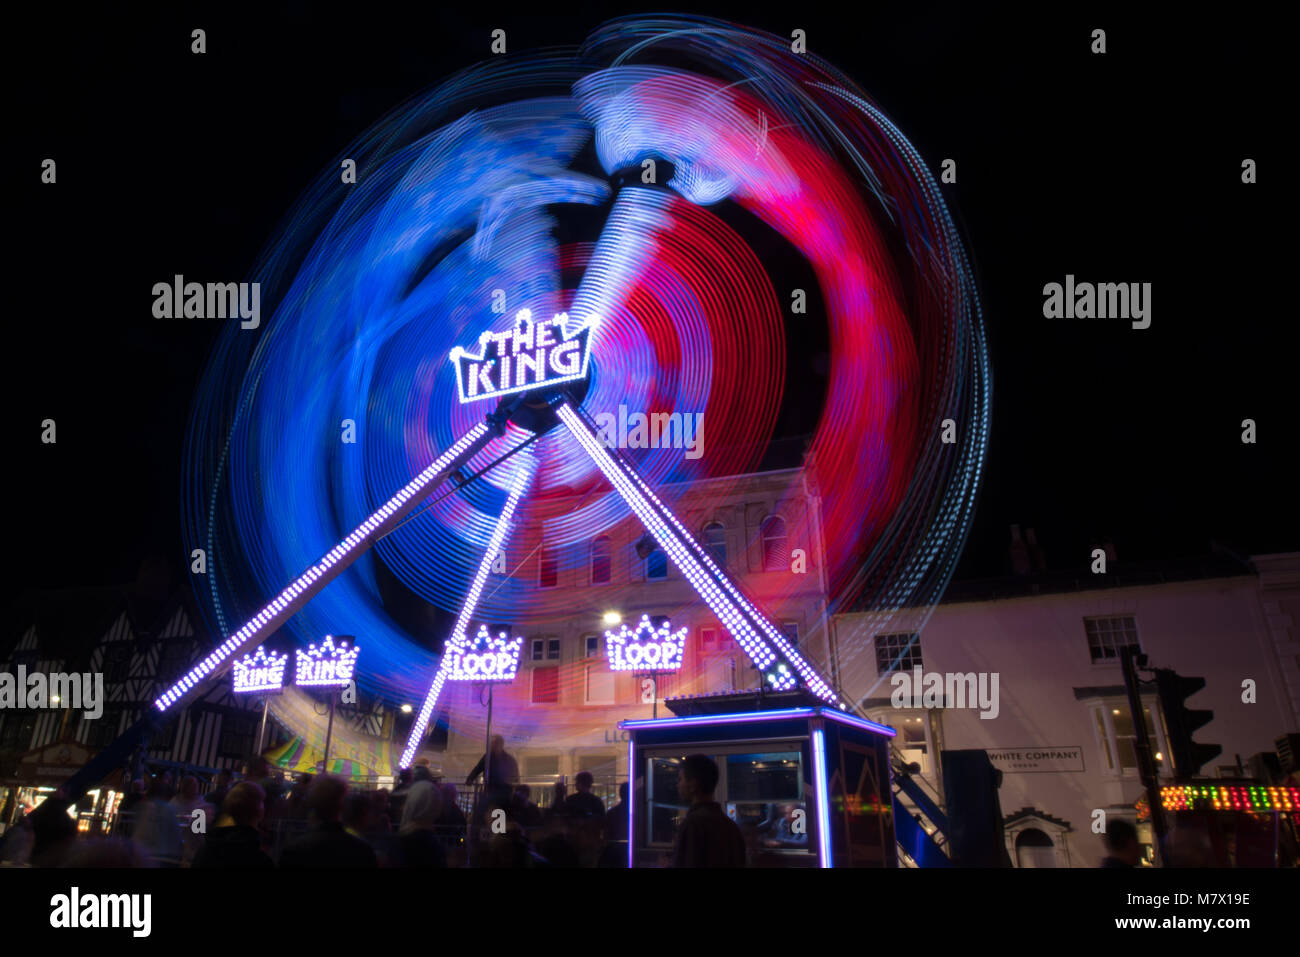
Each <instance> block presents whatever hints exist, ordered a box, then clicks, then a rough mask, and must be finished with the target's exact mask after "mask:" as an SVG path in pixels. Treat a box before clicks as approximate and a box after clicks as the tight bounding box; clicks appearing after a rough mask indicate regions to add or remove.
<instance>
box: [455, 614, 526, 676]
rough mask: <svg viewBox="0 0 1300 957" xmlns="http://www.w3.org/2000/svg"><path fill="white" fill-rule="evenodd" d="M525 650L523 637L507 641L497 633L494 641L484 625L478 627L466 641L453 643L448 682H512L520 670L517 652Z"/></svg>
mask: <svg viewBox="0 0 1300 957" xmlns="http://www.w3.org/2000/svg"><path fill="white" fill-rule="evenodd" d="M523 647H524V640H523V639H522V638H508V637H507V636H506V633H505V632H504V631H503V632H500V633H499V634H498V635H497V637H495V638H493V637H492V636H491V635H490V634H488V630H487V625H481V626H479V630H478V634H477V635H476V636H475V637H474V638H473V639H472V640H471V641H467V642H459V641H458V642H455V644H454V646H453V647H452V648H450V649H448V650H449V651H450V652H451V655H452V660H451V671H450V673H449V674H448V675H447V678H448V679H449V680H451V681H513V680H514V679H515V674H516V673H517V672H518V671H519V652H520V651H521V650H522V649H523Z"/></svg>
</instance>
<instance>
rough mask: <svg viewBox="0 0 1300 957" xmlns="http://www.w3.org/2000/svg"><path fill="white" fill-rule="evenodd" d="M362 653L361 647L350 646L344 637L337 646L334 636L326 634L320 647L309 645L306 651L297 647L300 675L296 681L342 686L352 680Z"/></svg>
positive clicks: (308, 683) (306, 683)
mask: <svg viewBox="0 0 1300 957" xmlns="http://www.w3.org/2000/svg"><path fill="white" fill-rule="evenodd" d="M360 653H361V649H360V648H358V647H356V646H355V645H354V646H353V647H351V648H349V647H348V643H347V642H346V641H344V640H342V639H339V643H338V645H337V646H336V645H335V644H334V636H333V635H326V636H325V640H324V641H322V642H321V643H320V647H319V648H317V647H316V646H315V645H308V646H307V650H306V651H303V650H302V649H301V648H299V649H297V655H298V676H297V678H296V679H295V683H296V684H300V685H333V686H337V687H342V686H343V685H346V684H347V683H348V682H350V681H351V680H352V671H353V669H354V668H355V667H356V664H357V655H359V654H360Z"/></svg>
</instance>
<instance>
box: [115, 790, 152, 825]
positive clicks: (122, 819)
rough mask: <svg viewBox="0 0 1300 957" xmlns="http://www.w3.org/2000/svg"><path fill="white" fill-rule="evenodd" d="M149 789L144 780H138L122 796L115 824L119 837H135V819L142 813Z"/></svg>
mask: <svg viewBox="0 0 1300 957" xmlns="http://www.w3.org/2000/svg"><path fill="white" fill-rule="evenodd" d="M146 791H147V789H146V788H145V785H144V780H143V779H142V778H136V779H135V780H134V781H132V782H131V783H130V784H129V785H128V786H127V789H126V793H125V794H124V795H122V801H121V803H120V804H119V805H118V807H117V819H116V820H115V821H114V822H113V824H114V833H115V834H116V835H117V836H119V837H126V838H130V837H134V836H135V819H136V816H137V815H138V814H139V813H140V808H141V807H142V806H143V805H144V801H145V793H146Z"/></svg>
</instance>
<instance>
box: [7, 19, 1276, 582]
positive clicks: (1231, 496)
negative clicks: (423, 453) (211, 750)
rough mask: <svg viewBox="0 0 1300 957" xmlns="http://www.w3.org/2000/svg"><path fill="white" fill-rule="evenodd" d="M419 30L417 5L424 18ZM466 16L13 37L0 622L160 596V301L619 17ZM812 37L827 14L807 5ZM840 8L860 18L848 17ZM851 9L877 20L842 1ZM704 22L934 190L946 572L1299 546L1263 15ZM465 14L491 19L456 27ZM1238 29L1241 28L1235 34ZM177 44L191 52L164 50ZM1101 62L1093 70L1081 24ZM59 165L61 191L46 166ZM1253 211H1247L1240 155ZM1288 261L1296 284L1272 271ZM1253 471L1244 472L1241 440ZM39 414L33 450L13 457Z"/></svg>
mask: <svg viewBox="0 0 1300 957" xmlns="http://www.w3.org/2000/svg"><path fill="white" fill-rule="evenodd" d="M430 6H432V5H430ZM569 6H570V5H563V7H562V8H561V9H559V10H557V11H555V12H552V11H550V10H540V11H539V8H538V6H537V5H535V4H532V5H528V6H527V7H523V6H522V5H521V9H526V10H529V11H530V12H529V13H528V14H527V15H517V14H515V13H512V12H511V7H510V6H509V5H502V4H492V5H490V6H488V5H472V4H471V5H465V6H464V7H463V8H462V9H463V10H464V11H465V12H462V13H452V12H444V11H438V12H433V13H427V14H419V15H417V14H413V13H411V12H408V11H406V10H403V9H402V8H401V7H395V8H384V7H383V6H381V5H377V4H364V5H359V6H352V7H350V8H349V12H348V13H346V14H344V13H341V12H340V13H337V14H328V15H326V14H323V13H319V12H309V11H308V8H307V5H306V4H295V5H289V6H282V5H276V4H266V5H261V6H259V7H258V8H256V9H257V12H255V13H253V12H250V13H247V14H232V13H230V12H228V11H227V12H223V13H215V12H214V13H198V14H187V15H185V17H184V18H181V19H178V18H177V16H176V15H175V14H173V13H160V14H158V15H157V16H153V15H150V14H146V13H140V12H134V13H127V14H123V15H120V16H110V15H108V14H99V15H96V17H87V16H82V15H78V16H77V17H75V18H73V17H69V16H67V15H65V14H64V13H62V12H60V11H59V10H58V9H57V8H52V7H48V6H46V7H40V6H26V7H24V8H23V12H21V13H11V14H9V16H13V17H19V18H21V19H20V20H19V21H16V22H14V23H13V25H12V27H11V29H10V30H9V31H8V33H9V41H10V42H9V52H8V57H9V63H8V67H9V69H10V71H11V73H12V74H13V75H12V76H11V78H10V86H9V89H10V90H11V92H12V93H14V94H16V95H12V96H11V98H10V104H11V109H12V110H13V111H14V112H13V113H12V114H11V117H10V121H9V123H8V127H9V128H8V130H7V134H8V135H7V140H8V145H7V147H6V149H5V150H4V163H5V170H4V172H5V176H6V183H7V184H9V188H8V193H7V195H8V196H9V198H10V202H11V204H12V205H11V207H10V211H9V212H10V216H9V239H10V250H9V253H8V258H9V266H10V271H9V273H8V276H9V281H8V287H9V290H10V293H11V295H10V301H9V310H8V316H7V317H6V318H7V322H6V327H7V330H8V333H9V335H8V337H7V344H8V358H9V362H8V363H7V367H8V374H7V375H6V376H5V377H4V410H5V415H6V418H7V421H8V422H9V426H10V433H11V434H10V440H9V442H10V445H9V447H10V449H11V450H13V451H12V452H11V454H10V455H9V456H7V463H8V468H7V469H6V471H7V472H8V473H9V481H8V482H7V483H6V485H7V488H8V493H7V501H8V503H9V509H10V512H11V515H12V516H13V520H12V523H11V526H10V528H11V534H12V535H13V546H12V547H11V553H12V554H13V556H14V559H13V566H12V568H11V570H10V573H9V574H8V575H6V580H5V586H4V587H5V589H6V591H7V593H8V594H9V596H11V597H12V596H13V595H14V594H17V593H21V592H23V591H25V590H27V589H30V588H55V587H60V586H65V585H88V584H112V583H118V582H122V581H126V580H129V579H131V578H132V577H134V574H135V570H136V568H137V566H138V565H139V563H140V561H141V560H142V559H143V558H144V557H146V556H148V555H153V554H160V555H165V556H167V557H168V558H169V559H171V560H172V561H174V562H175V563H176V566H177V568H178V569H183V568H184V565H183V556H184V555H185V554H186V550H185V548H184V546H183V544H182V543H181V541H180V506H179V501H180V462H181V454H182V446H183V440H184V430H185V423H186V417H187V414H188V410H189V406H190V402H191V400H192V397H193V392H194V388H195V385H196V383H197V381H198V377H199V374H200V370H201V369H202V366H203V363H204V361H205V357H206V353H207V350H208V348H209V346H210V344H211V341H212V339H213V337H214V335H215V331H216V325H215V323H207V322H178V323H164V322H160V321H158V320H155V319H153V318H152V316H151V312H150V308H151V304H152V297H151V294H150V289H151V286H152V284H153V283H154V282H156V281H159V280H160V279H165V278H167V277H170V276H172V275H173V274H175V273H182V274H184V275H187V276H193V277H196V278H201V279H204V280H206V279H217V278H219V279H223V280H233V279H239V278H246V277H247V276H248V274H249V272H250V270H251V268H252V266H253V264H254V262H255V260H256V257H257V255H258V253H259V251H260V249H261V248H262V246H263V244H264V243H265V242H266V241H267V240H268V238H269V237H270V236H271V235H272V234H273V232H274V230H275V227H276V225H277V223H278V222H279V221H280V219H281V217H283V216H284V215H285V213H286V212H287V211H288V210H289V208H290V206H291V205H292V203H293V202H294V200H295V199H296V197H297V196H298V195H299V193H300V192H301V191H302V190H303V189H304V188H305V187H306V186H307V184H308V183H309V182H310V181H311V179H312V178H313V177H314V176H315V175H316V174H317V173H318V172H319V170H321V169H322V168H323V167H324V166H325V165H326V164H327V163H329V162H330V161H331V160H332V158H333V157H334V156H335V154H336V153H337V152H338V151H340V150H341V149H342V148H343V147H344V146H345V145H346V144H347V143H348V142H350V141H351V140H352V139H353V138H354V137H355V136H357V135H358V134H360V133H361V132H363V131H364V130H365V129H366V128H367V127H369V126H370V125H371V124H372V123H373V122H375V121H376V120H377V119H379V118H380V117H381V116H382V115H383V114H384V113H386V112H387V111H388V110H389V109H391V108H392V107H393V106H395V105H397V104H398V103H400V102H402V101H403V100H405V99H406V98H407V97H409V96H411V95H413V94H415V93H417V92H419V91H421V90H423V89H426V88H428V87H429V86H432V85H434V84H435V83H437V82H438V81H439V80H440V79H441V78H443V77H445V76H446V75H447V74H449V73H451V72H453V71H454V70H456V69H459V68H460V67H462V66H465V65H467V64H469V63H471V62H473V61H475V60H478V59H481V58H483V57H484V56H486V54H487V42H488V39H487V38H488V34H489V32H490V31H491V30H492V29H494V28H496V27H503V28H505V29H506V30H507V31H508V35H509V38H510V42H511V44H512V49H519V48H520V47H522V46H545V45H553V44H572V43H577V42H579V41H580V40H581V39H582V37H583V36H584V35H585V34H586V32H587V31H588V30H589V29H590V28H591V27H593V26H595V25H596V24H597V23H599V22H600V21H602V20H604V19H606V18H607V17H608V16H612V15H615V14H617V13H623V12H635V8H631V7H627V8H620V9H616V8H607V9H596V8H594V7H593V8H588V9H590V11H591V12H589V13H584V14H582V15H578V16H574V15H571V14H569V13H568V12H566V11H567V9H568V7H569ZM821 6H823V7H825V8H833V7H838V6H840V5H838V4H836V5H831V4H825V5H821ZM864 6H867V5H864ZM869 6H871V7H872V8H874V7H876V6H877V5H874V4H873V5H869ZM898 6H899V7H906V9H905V10H904V11H902V12H888V11H887V12H876V11H875V10H874V9H873V10H872V12H870V13H869V14H862V15H861V19H859V20H848V19H845V16H846V15H845V14H838V13H834V12H816V13H809V12H807V9H808V5H795V4H785V5H782V6H781V7H779V8H772V9H771V10H764V9H763V8H762V7H758V6H754V5H743V6H739V5H734V4H733V5H722V6H714V7H709V8H707V9H703V8H697V10H696V12H707V13H711V14H715V15H719V16H723V17H727V18H730V19H734V20H737V21H739V22H744V23H748V24H751V25H754V26H758V27H763V28H767V29H771V30H773V31H774V32H778V33H781V34H783V35H788V34H789V32H790V30H791V29H793V28H795V27H800V28H803V29H805V30H807V32H808V37H809V42H810V45H811V47H812V48H813V49H814V50H815V51H816V52H817V53H819V54H821V55H823V56H824V57H826V58H827V59H828V60H830V61H831V62H832V63H834V64H836V65H837V66H838V67H839V68H840V69H842V70H844V71H845V72H846V73H848V74H849V75H850V76H852V77H853V78H855V79H856V80H857V81H858V82H859V83H860V84H861V86H862V87H863V88H864V89H865V90H867V91H868V93H869V94H870V95H871V96H872V97H873V98H874V99H875V100H876V102H877V103H878V104H879V105H880V106H881V107H882V108H883V109H884V110H885V111H886V112H887V113H888V114H889V115H890V116H891V117H892V119H893V120H894V121H895V122H896V123H897V124H898V126H899V127H900V128H901V129H902V130H903V131H904V132H905V133H906V134H907V135H908V136H909V137H910V138H911V139H912V142H913V143H914V145H916V147H917V148H918V149H919V150H920V151H921V154H922V155H923V156H924V157H925V158H926V159H927V161H929V162H930V163H931V166H932V168H934V169H936V170H937V169H938V165H939V162H940V160H941V159H942V158H943V157H947V156H951V157H954V158H956V159H957V160H958V164H959V165H958V183H957V184H956V185H952V186H946V187H945V191H946V195H947V196H948V199H949V203H950V209H951V211H952V213H953V215H954V217H955V218H956V220H957V222H958V224H959V227H960V228H961V229H962V231H963V233H964V235H965V238H966V241H967V244H968V249H969V251H970V253H971V255H972V258H973V261H974V263H975V268H976V270H977V275H978V281H979V285H980V292H981V297H982V303H983V308H984V313H985V317H986V323H987V329H988V335H989V339H990V343H991V348H992V360H993V368H994V417H993V431H992V441H991V446H990V449H989V465H988V471H987V477H986V480H985V485H984V489H983V491H982V493H981V497H980V500H979V507H978V512H977V517H976V525H975V529H974V532H973V534H972V537H971V541H970V544H969V546H968V549H967V554H966V557H965V559H964V560H963V563H962V566H961V568H960V570H959V575H961V576H964V577H969V576H976V575H985V574H997V573H1000V572H1002V571H1004V570H1005V565H1006V562H1005V545H1006V542H1007V526H1008V525H1009V524H1011V523H1020V524H1023V525H1030V526H1035V527H1036V528H1037V529H1038V530H1039V536H1040V540H1041V541H1042V543H1043V544H1044V546H1045V548H1046V550H1047V555H1048V560H1049V563H1050V564H1052V565H1053V566H1067V565H1078V564H1082V563H1083V562H1084V561H1085V560H1086V557H1087V550H1088V548H1090V547H1091V546H1092V545H1093V544H1094V543H1095V542H1096V541H1098V540H1100V539H1101V538H1103V537H1109V538H1111V539H1113V540H1114V541H1115V543H1116V544H1117V547H1118V552H1119V557H1120V558H1121V560H1124V559H1145V558H1161V557H1174V556H1177V555H1187V554H1196V553H1200V552H1204V551H1205V550H1206V549H1207V548H1208V543H1209V541H1210V540H1211V539H1217V540H1218V541H1220V542H1223V543H1225V544H1227V545H1229V546H1230V547H1232V548H1235V549H1237V550H1240V551H1242V552H1246V553H1250V552H1260V551H1269V550H1275V551H1276V550H1295V549H1297V548H1300V533H1298V531H1297V522H1296V512H1297V510H1296V507H1295V504H1294V486H1295V484H1296V483H1295V479H1294V476H1293V475H1292V473H1291V471H1290V468H1289V466H1290V463H1291V462H1292V461H1293V460H1294V454H1292V453H1293V450H1294V449H1295V448H1296V447H1297V439H1298V438H1300V436H1298V435H1297V426H1296V422H1295V417H1296V412H1297V408H1296V406H1297V403H1296V401H1295V399H1294V394H1295V390H1294V385H1293V384H1292V383H1293V381H1294V373H1293V369H1294V367H1295V364H1296V353H1295V344H1296V336H1295V334H1294V332H1293V328H1294V324H1295V321H1296V320H1295V318H1294V314H1293V313H1294V307H1290V308H1288V309H1286V310H1283V309H1282V308H1281V307H1280V302H1281V298H1282V297H1281V295H1280V288H1281V285H1282V284H1283V283H1286V282H1289V281H1290V276H1291V274H1292V272H1293V270H1291V269H1285V270H1284V269H1283V264H1282V255H1283V253H1284V252H1285V251H1289V247H1290V246H1291V245H1292V244H1291V243H1290V242H1289V241H1286V245H1285V246H1284V245H1283V242H1284V240H1285V237H1286V236H1287V234H1286V232H1285V229H1286V224H1287V222H1288V221H1289V220H1288V218H1287V217H1288V214H1287V212H1286V210H1287V209H1288V208H1289V207H1290V204H1289V194H1286V193H1284V187H1283V185H1282V184H1283V181H1284V180H1285V179H1286V178H1287V177H1288V176H1289V175H1290V170H1289V168H1287V167H1286V166H1285V162H1286V161H1285V159H1284V157H1283V155H1282V153H1281V150H1280V148H1279V145H1280V144H1279V137H1280V135H1281V134H1280V131H1281V129H1282V127H1283V126H1284V124H1287V123H1288V122H1289V121H1288V119H1287V117H1289V116H1290V114H1291V113H1292V112H1293V110H1292V109H1290V108H1289V107H1287V106H1284V105H1283V104H1282V102H1281V95H1280V94H1281V91H1282V86H1281V63H1282V60H1281V59H1280V50H1279V44H1280V38H1281V37H1282V36H1283V35H1284V31H1283V30H1282V29H1281V27H1280V26H1279V25H1278V24H1275V23H1270V22H1268V20H1267V16H1268V15H1267V14H1263V13H1260V12H1258V11H1256V10H1252V11H1251V12H1250V14H1249V17H1247V16H1246V15H1245V14H1243V15H1242V16H1241V17H1239V18H1235V19H1234V18H1229V17H1226V16H1217V17H1215V18H1213V20H1201V19H1196V20H1192V19H1188V20H1187V21H1185V22H1170V21H1151V22H1144V21H1141V20H1139V19H1135V16H1134V14H1133V13H1131V12H1127V13H1126V12H1119V11H1117V12H1107V11H1106V9H1105V8H1104V7H1098V6H1097V5H1095V4H1087V5H1081V6H1079V7H1078V8H1077V11H1076V12H1065V13H1059V12H1053V13H1044V12H1037V13H1034V14H1032V16H1029V17H1025V16H1022V15H1020V14H1018V13H1014V12H1011V11H1009V10H993V11H991V12H980V11H974V10H970V9H958V8H957V7H956V6H955V5H954V6H947V5H915V4H906V5H903V4H900V5H898ZM479 10H483V11H486V12H484V13H480V12H479ZM1246 20H1249V23H1242V22H1238V21H1246ZM195 26H201V27H203V28H205V29H206V30H207V31H208V44H209V52H208V53H207V54H206V55H205V56H202V57H196V56H193V55H192V54H191V53H190V52H189V44H190V40H189V33H190V30H191V29H193V28H194V27H195ZM1097 26H1100V27H1103V28H1105V29H1106V30H1107V32H1108V43H1109V49H1110V52H1108V53H1107V54H1106V55H1105V56H1094V55H1092V54H1090V53H1089V52H1088V45H1089V33H1090V31H1091V30H1092V29H1093V28H1094V27H1097ZM47 156H52V157H54V158H56V159H57V161H58V175H59V182H58V184H57V186H54V187H49V186H43V185H41V184H40V182H39V164H40V162H41V160H42V159H43V158H45V157H47ZM1245 157H1251V158H1253V159H1255V160H1257V161H1258V163H1259V167H1260V171H1259V177H1260V182H1259V183H1258V184H1257V185H1254V186H1244V185H1242V184H1241V182H1240V164H1241V161H1242V159H1243V158H1245ZM1287 265H1288V266H1289V265H1290V264H1289V263H1288V264H1287ZM1066 273H1073V274H1075V275H1076V276H1077V277H1078V278H1079V279H1080V280H1092V281H1113V282H1151V283H1152V284H1153V287H1154V288H1153V297H1152V298H1153V307H1154V308H1153V321H1152V327H1151V328H1150V329H1147V330H1144V331H1137V330H1132V329H1130V328H1129V327H1128V324H1127V323H1126V322H1123V321H1106V322H1086V321H1075V322H1069V321H1057V322H1053V321H1049V320H1047V319H1044V318H1043V316H1042V287H1043V284H1044V283H1046V282H1051V281H1057V282H1059V281H1061V280H1062V279H1063V277H1064V276H1065V274H1066ZM1246 417H1251V418H1254V419H1256V421H1257V422H1258V428H1259V444H1257V445H1255V446H1243V445H1242V443H1241V442H1240V439H1239V434H1240V422H1241V420H1242V419H1243V418H1246ZM45 418H54V419H55V420H56V421H57V423H58V443H57V445H55V446H45V445H42V444H41V443H40V439H39V435H40V422H41V420H42V419H45Z"/></svg>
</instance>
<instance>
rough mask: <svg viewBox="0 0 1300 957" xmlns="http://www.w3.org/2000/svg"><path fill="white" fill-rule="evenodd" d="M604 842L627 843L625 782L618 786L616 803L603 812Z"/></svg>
mask: <svg viewBox="0 0 1300 957" xmlns="http://www.w3.org/2000/svg"><path fill="white" fill-rule="evenodd" d="M605 840H607V841H623V842H626V841H627V782H626V781H620V782H619V785H618V803H617V804H615V805H614V806H613V807H612V808H610V809H609V810H608V811H606V812H605Z"/></svg>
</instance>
